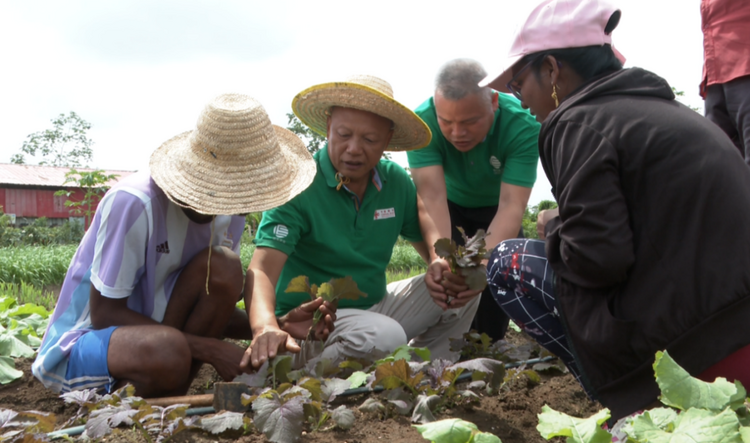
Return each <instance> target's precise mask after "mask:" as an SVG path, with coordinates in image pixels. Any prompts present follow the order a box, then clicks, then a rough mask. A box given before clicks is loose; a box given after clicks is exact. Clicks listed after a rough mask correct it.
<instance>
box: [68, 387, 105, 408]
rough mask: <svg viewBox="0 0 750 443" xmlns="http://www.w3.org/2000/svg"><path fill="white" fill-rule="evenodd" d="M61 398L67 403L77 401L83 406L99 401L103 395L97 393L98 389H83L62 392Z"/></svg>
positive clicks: (76, 402)
mask: <svg viewBox="0 0 750 443" xmlns="http://www.w3.org/2000/svg"><path fill="white" fill-rule="evenodd" d="M60 398H62V399H63V401H65V403H66V404H70V403H75V404H77V405H78V406H81V407H83V406H87V405H91V404H96V403H99V401H100V400H101V399H102V396H101V395H99V394H97V393H96V389H83V390H80V391H70V392H66V393H64V394H60Z"/></svg>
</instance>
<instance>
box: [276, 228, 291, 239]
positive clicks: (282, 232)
mask: <svg viewBox="0 0 750 443" xmlns="http://www.w3.org/2000/svg"><path fill="white" fill-rule="evenodd" d="M273 235H275V236H276V238H284V237H286V236H287V235H289V228H287V227H286V226H284V225H276V226H275V227H274V228H273Z"/></svg>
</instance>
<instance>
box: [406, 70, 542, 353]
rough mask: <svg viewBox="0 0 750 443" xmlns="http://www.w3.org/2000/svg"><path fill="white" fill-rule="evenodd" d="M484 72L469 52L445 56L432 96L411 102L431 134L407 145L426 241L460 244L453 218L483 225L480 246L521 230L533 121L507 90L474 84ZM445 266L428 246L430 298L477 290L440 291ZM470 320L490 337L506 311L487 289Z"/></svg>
mask: <svg viewBox="0 0 750 443" xmlns="http://www.w3.org/2000/svg"><path fill="white" fill-rule="evenodd" d="M486 75H487V73H486V71H485V70H484V68H483V67H482V65H480V64H479V63H478V62H476V61H474V60H468V59H457V60H452V61H450V62H448V63H446V64H445V65H444V66H443V67H442V68H441V70H440V72H439V73H438V75H437V79H436V86H435V94H434V96H433V97H430V98H429V99H428V100H427V101H425V102H424V103H422V104H421V105H420V106H419V107H418V108H417V109H416V110H415V112H416V114H417V115H419V116H420V117H421V118H422V120H424V121H425V123H427V125H428V126H429V127H430V130H431V131H432V134H433V137H432V141H431V142H430V144H429V145H428V146H427V147H425V148H424V149H420V150H417V151H410V152H408V153H407V155H408V158H409V167H410V168H411V173H412V177H413V179H414V183H415V184H416V186H417V195H418V200H419V220H420V224H421V227H422V235H423V237H424V239H425V242H426V243H427V244H428V245H433V244H434V243H435V241H436V240H438V239H439V238H444V237H452V238H453V239H454V240H455V241H456V242H458V243H459V244H462V243H463V239H462V236H461V234H460V233H459V231H458V230H457V229H456V227H458V226H460V227H462V228H463V229H464V230H465V231H466V233H467V235H469V236H472V235H474V233H475V232H476V231H477V230H478V229H484V230H485V231H487V232H488V233H489V234H488V236H487V238H486V242H487V249H488V250H489V249H491V248H494V247H495V246H496V245H497V244H498V243H500V242H501V241H503V240H506V239H508V238H516V237H518V236H519V232H520V231H521V220H522V218H523V214H524V211H525V210H526V205H527V203H528V200H529V195H530V194H531V188H532V186H533V185H534V181H535V180H536V169H537V161H538V158H539V152H538V148H537V138H538V137H539V123H537V122H536V121H535V120H534V118H533V117H532V116H531V114H529V113H528V112H527V111H526V110H524V109H523V108H522V107H521V104H520V103H519V102H518V100H516V99H515V98H514V97H512V96H510V95H506V94H499V93H498V92H496V91H493V90H491V89H490V88H487V87H484V88H480V87H479V86H477V84H478V83H479V82H480V81H481V80H482V79H483V78H484V77H486ZM521 236H522V233H521ZM445 269H448V263H447V262H446V261H445V260H443V259H441V258H439V257H438V256H437V255H436V254H435V251H434V248H430V266H429V269H428V278H427V284H428V286H429V287H430V290H431V292H432V293H433V294H435V293H437V294H438V299H437V300H436V301H437V302H438V303H444V304H445V306H448V304H447V303H449V302H450V305H451V306H455V305H459V306H460V305H462V304H463V303H465V302H466V301H468V300H471V299H473V298H474V297H475V296H476V295H477V294H478V293H479V291H464V292H462V293H459V294H456V293H453V292H450V291H447V290H446V291H443V292H442V293H441V287H442V286H441V285H440V284H439V282H440V280H441V278H442V277H441V276H442V275H443V273H444V271H445ZM430 275H434V277H433V278H429V276H430ZM472 327H473V328H474V329H476V330H477V331H479V332H486V333H487V334H488V335H489V336H490V337H492V338H494V339H496V340H497V339H501V338H503V336H505V331H506V329H507V327H508V317H507V316H506V315H505V313H504V312H503V311H502V309H500V307H499V306H498V305H497V303H495V301H494V300H493V299H492V296H491V295H490V294H489V291H488V290H487V289H485V292H483V293H482V297H481V302H480V305H479V309H478V310H477V314H476V317H475V319H474V323H473V325H472Z"/></svg>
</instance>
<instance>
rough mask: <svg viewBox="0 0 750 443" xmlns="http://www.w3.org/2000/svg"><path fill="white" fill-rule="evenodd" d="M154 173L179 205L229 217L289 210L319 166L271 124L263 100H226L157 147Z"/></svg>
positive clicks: (289, 134) (290, 135)
mask: <svg viewBox="0 0 750 443" xmlns="http://www.w3.org/2000/svg"><path fill="white" fill-rule="evenodd" d="M150 169H151V177H152V178H153V179H154V181H155V182H156V184H157V185H159V187H160V188H161V189H162V190H163V191H164V192H165V194H166V195H167V196H168V197H169V199H170V200H172V201H173V202H174V203H176V204H177V205H179V206H182V207H188V208H191V209H194V210H195V211H197V212H199V213H203V214H212V215H219V214H224V215H231V214H245V213H249V212H259V211H265V210H267V209H271V208H274V207H276V206H279V205H282V204H284V203H286V202H287V201H289V200H291V199H292V198H293V197H294V196H296V195H297V194H299V193H300V192H302V191H303V190H304V189H305V188H307V187H308V186H309V185H310V183H312V180H313V177H314V176H315V171H316V166H315V161H314V160H313V158H312V156H311V155H310V153H309V152H308V151H307V148H306V147H305V144H304V143H303V142H302V140H300V139H299V138H298V137H297V136H296V135H294V134H293V133H292V132H290V131H288V130H286V129H283V128H280V127H278V126H274V125H272V124H271V121H270V119H269V118H268V114H266V111H265V110H264V109H263V106H262V105H261V104H260V103H259V102H258V101H256V100H255V99H253V98H252V97H249V96H246V95H242V94H225V95H221V96H219V97H216V98H215V99H214V100H212V101H211V102H210V103H209V104H208V105H207V106H206V107H205V109H204V110H203V112H202V113H201V115H200V117H199V118H198V123H197V126H196V129H194V130H192V131H188V132H184V133H182V134H180V135H178V136H176V137H173V138H172V139H170V140H168V141H166V142H165V143H164V144H162V145H161V146H160V147H159V148H157V149H156V151H154V153H153V154H152V155H151V162H150Z"/></svg>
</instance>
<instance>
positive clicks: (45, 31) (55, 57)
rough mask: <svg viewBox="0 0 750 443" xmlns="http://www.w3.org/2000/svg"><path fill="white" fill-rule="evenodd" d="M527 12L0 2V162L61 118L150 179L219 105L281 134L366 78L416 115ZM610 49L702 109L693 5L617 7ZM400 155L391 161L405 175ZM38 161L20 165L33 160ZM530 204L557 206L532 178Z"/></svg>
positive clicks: (455, 7) (495, 60)
mask: <svg viewBox="0 0 750 443" xmlns="http://www.w3.org/2000/svg"><path fill="white" fill-rule="evenodd" d="M536 3H537V2H536V1H533V2H530V1H527V0H517V1H509V0H491V1H485V0H463V1H460V2H455V1H445V0H437V1H423V0H399V1H391V0H381V1H377V2H375V1H369V2H363V1H354V0H349V1H333V0H316V1H309V0H308V1H304V0H300V1H285V0H276V1H257V0H224V1H209V0H200V1H196V0H179V1H178V0H161V1H153V0H129V1H114V0H113V1H106V2H102V1H98V0H66V1H61V0H41V1H33V2H27V1H21V0H2V1H0V54H2V65H1V66H2V70H1V71H0V72H2V74H0V77H1V78H2V81H0V163H9V162H10V158H11V156H12V155H13V154H15V153H18V152H20V148H21V145H22V144H23V142H24V140H26V138H27V136H28V135H29V134H31V133H34V132H37V131H42V130H45V129H50V128H51V127H52V124H51V120H52V119H53V118H55V117H57V116H58V115H59V114H61V113H65V114H67V113H69V112H70V111H74V112H76V113H77V114H78V115H79V116H81V117H82V118H83V119H85V120H86V121H88V122H89V123H91V130H90V131H89V136H90V138H91V139H93V141H94V145H93V150H94V160H93V162H92V164H90V166H93V167H97V168H102V169H121V170H142V169H147V168H148V160H149V156H150V155H151V152H152V151H153V150H154V149H156V148H157V147H159V146H160V145H161V144H162V143H163V142H165V141H166V140H168V139H170V138H171V137H173V136H175V135H177V134H179V133H181V132H184V131H187V130H191V129H193V128H194V126H195V122H196V120H197V118H198V115H199V114H200V112H201V110H202V109H203V107H204V106H205V104H206V103H208V102H209V101H210V100H211V99H212V98H213V97H215V96H217V95H219V94H222V93H227V92H234V93H244V94H248V95H250V96H253V97H255V98H256V99H258V100H259V101H260V102H261V103H262V104H263V105H264V107H265V108H266V110H267V112H268V114H269V116H270V118H271V121H272V122H273V123H275V124H277V125H280V126H286V125H287V118H286V113H288V112H291V101H292V98H293V97H294V96H295V95H296V94H297V93H298V92H300V91H302V90H303V89H305V88H307V87H309V86H312V85H314V84H317V83H323V82H330V81H336V80H343V79H345V78H346V77H348V76H349V75H352V74H369V75H375V76H378V77H381V78H383V79H385V80H387V81H388V82H389V83H390V84H391V85H392V86H393V90H394V94H395V98H396V99H397V100H399V101H400V102H401V103H403V104H404V105H405V106H407V107H409V108H412V109H413V108H416V107H417V106H418V105H419V104H420V103H422V102H423V101H424V100H426V99H427V98H429V97H430V96H431V94H432V93H433V90H434V78H435V75H436V73H437V71H438V69H439V68H440V66H441V65H442V64H443V63H445V62H446V61H448V60H451V59H454V58H461V57H468V58H473V59H475V60H478V61H479V62H481V63H482V64H483V65H484V67H485V68H486V69H487V70H488V71H489V72H493V71H496V70H498V69H499V68H502V67H504V57H505V55H506V54H507V48H508V46H509V45H510V42H511V39H512V36H513V33H514V30H515V29H516V28H517V27H518V26H520V24H521V23H522V22H523V21H524V20H525V19H526V17H527V16H528V11H529V10H530V8H531V7H533V5H535V4H536ZM615 4H616V5H618V7H620V8H621V9H622V19H621V20H620V24H619V26H618V28H617V29H616V30H615V31H614V33H613V42H614V45H615V47H617V49H618V50H619V51H620V52H622V53H623V54H624V55H625V57H626V58H627V62H626V64H625V66H626V67H632V66H638V67H642V68H645V69H648V70H650V71H653V72H655V73H657V74H659V75H660V76H662V77H664V78H665V79H666V80H667V81H668V82H669V83H670V84H671V85H672V86H674V87H675V88H676V89H677V90H678V91H684V93H685V95H684V97H683V98H682V101H683V102H684V103H686V104H689V105H691V106H694V107H699V108H700V109H701V112H702V109H703V102H702V100H701V98H700V96H699V95H698V84H699V83H700V80H701V69H702V63H703V59H702V57H703V36H702V33H701V29H700V8H699V0H627V1H625V0H620V1H619V2H615ZM405 157H406V156H405V154H397V155H396V156H395V158H394V159H395V160H396V161H398V162H399V163H402V164H403V165H404V166H406V158H405ZM32 162H33V161H29V163H32ZM537 175H538V179H537V183H536V185H535V186H534V190H533V191H532V195H531V199H530V202H529V203H530V204H536V203H538V202H539V201H541V200H545V199H552V195H551V193H550V185H549V182H548V181H547V180H546V177H545V176H544V172H543V170H542V168H541V166H539V168H538V174H537Z"/></svg>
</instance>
